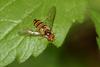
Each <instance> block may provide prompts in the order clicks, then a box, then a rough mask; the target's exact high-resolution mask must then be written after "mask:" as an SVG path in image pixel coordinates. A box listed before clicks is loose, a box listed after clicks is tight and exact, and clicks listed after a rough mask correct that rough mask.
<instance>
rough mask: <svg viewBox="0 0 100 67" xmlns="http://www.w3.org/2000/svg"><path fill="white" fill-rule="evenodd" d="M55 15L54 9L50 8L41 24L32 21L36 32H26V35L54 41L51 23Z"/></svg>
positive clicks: (37, 21) (38, 21) (37, 20)
mask: <svg viewBox="0 0 100 67" xmlns="http://www.w3.org/2000/svg"><path fill="white" fill-rule="evenodd" d="M55 15H56V7H54V6H53V7H51V9H50V10H49V12H48V14H47V16H46V19H45V20H44V22H42V21H41V20H39V19H34V20H33V24H34V26H35V27H36V31H31V30H28V31H27V33H28V34H31V35H36V36H42V37H45V38H46V39H47V40H48V41H54V39H55V35H54V33H53V32H52V27H53V22H54V19H55Z"/></svg>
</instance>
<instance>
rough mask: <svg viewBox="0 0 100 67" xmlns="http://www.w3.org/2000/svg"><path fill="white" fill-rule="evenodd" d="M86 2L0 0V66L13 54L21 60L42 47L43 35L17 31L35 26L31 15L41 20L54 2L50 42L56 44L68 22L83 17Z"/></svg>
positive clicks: (35, 54)
mask: <svg viewBox="0 0 100 67" xmlns="http://www.w3.org/2000/svg"><path fill="white" fill-rule="evenodd" d="M86 5H87V2H86V1H85V0H66V1H65V0H59V1H58V0H27V1H26V0H0V66H5V65H7V64H9V63H11V62H12V61H14V60H15V58H16V57H17V59H18V61H19V62H24V61H25V60H27V59H28V58H29V57H30V56H31V55H33V56H38V55H39V54H40V53H42V52H43V50H45V48H46V47H47V45H48V43H49V42H48V40H47V39H45V38H43V37H39V36H38V37H36V36H28V35H27V36H26V35H24V34H23V35H20V34H19V32H20V31H21V32H23V31H22V30H24V29H32V30H35V28H34V25H33V23H32V21H33V19H35V18H38V19H41V20H43V18H45V16H46V15H47V13H48V10H49V9H50V8H51V7H52V6H56V9H57V10H56V11H57V13H56V17H55V21H54V25H53V32H54V33H55V36H56V38H55V41H54V42H53V44H54V45H55V46H57V47H60V46H61V45H62V43H63V41H64V39H65V37H66V34H67V33H68V30H69V28H70V27H71V25H72V23H74V22H75V20H78V21H82V20H83V18H84V12H85V8H86Z"/></svg>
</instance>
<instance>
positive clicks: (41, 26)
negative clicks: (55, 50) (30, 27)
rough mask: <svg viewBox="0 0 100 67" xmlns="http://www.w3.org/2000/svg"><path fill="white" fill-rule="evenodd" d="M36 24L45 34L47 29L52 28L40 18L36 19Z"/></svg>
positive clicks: (38, 29)
mask: <svg viewBox="0 0 100 67" xmlns="http://www.w3.org/2000/svg"><path fill="white" fill-rule="evenodd" d="M33 22H34V25H35V27H36V28H37V31H39V32H40V33H41V34H45V33H46V31H47V30H50V28H49V27H48V26H47V25H45V24H43V22H41V21H40V20H37V19H34V21H33Z"/></svg>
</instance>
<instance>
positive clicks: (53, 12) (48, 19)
mask: <svg viewBox="0 0 100 67" xmlns="http://www.w3.org/2000/svg"><path fill="white" fill-rule="evenodd" d="M55 15H56V7H55V6H53V7H51V9H50V10H49V11H48V14H47V16H46V19H45V21H44V22H45V23H46V24H47V25H48V26H49V27H50V29H51V30H52V27H53V22H54V19H55Z"/></svg>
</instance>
